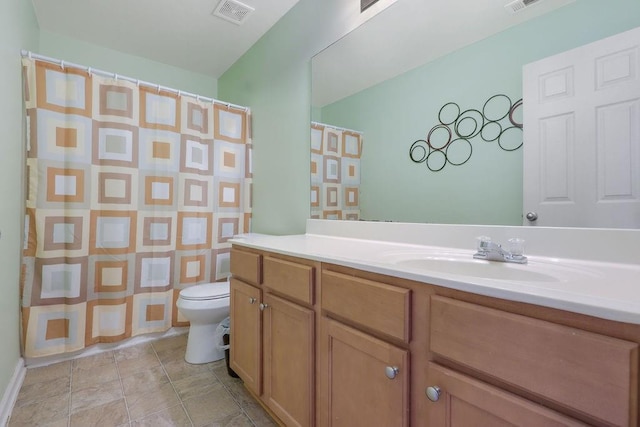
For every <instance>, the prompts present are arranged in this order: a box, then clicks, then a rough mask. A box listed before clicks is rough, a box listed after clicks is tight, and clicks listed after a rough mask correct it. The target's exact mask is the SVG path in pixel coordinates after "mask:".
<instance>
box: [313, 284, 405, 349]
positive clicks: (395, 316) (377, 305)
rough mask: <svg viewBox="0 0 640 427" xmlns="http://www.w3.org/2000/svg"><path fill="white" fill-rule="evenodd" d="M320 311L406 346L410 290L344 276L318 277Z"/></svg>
mask: <svg viewBox="0 0 640 427" xmlns="http://www.w3.org/2000/svg"><path fill="white" fill-rule="evenodd" d="M321 298H322V302H321V305H322V309H323V310H324V311H326V312H327V313H333V314H335V315H337V316H340V317H341V318H343V319H345V320H348V321H352V322H353V323H355V324H358V325H362V326H364V327H366V328H369V329H371V330H374V331H378V332H381V333H383V334H385V335H388V336H390V337H393V338H397V339H400V340H402V341H404V342H407V343H408V342H409V339H410V336H409V330H410V328H409V319H410V317H411V316H410V304H411V290H409V289H404V288H399V287H397V286H391V285H387V284H384V283H379V282H373V281H371V280H366V279H360V278H357V277H353V276H347V275H345V274H340V273H335V272H331V271H325V272H323V274H322V297H321Z"/></svg>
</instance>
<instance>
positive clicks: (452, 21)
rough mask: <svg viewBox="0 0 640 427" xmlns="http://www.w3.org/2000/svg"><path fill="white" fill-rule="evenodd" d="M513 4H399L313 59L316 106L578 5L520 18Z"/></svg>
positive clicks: (545, 4)
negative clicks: (511, 11) (511, 10)
mask: <svg viewBox="0 0 640 427" xmlns="http://www.w3.org/2000/svg"><path fill="white" fill-rule="evenodd" d="M510 1H511V0H456V1H440V0H398V1H397V2H395V3H394V4H392V5H391V6H389V7H388V8H387V9H386V10H384V11H383V12H381V13H379V14H378V15H376V16H375V17H373V18H372V19H370V20H369V21H367V22H366V23H364V24H363V25H361V26H359V27H358V28H356V29H355V30H354V31H352V32H350V33H349V34H347V35H346V36H345V37H343V38H342V39H340V40H339V41H337V42H336V43H334V44H332V45H331V46H330V47H328V48H327V49H325V50H324V51H322V52H320V53H319V54H318V55H316V56H315V57H314V58H313V60H312V73H313V75H312V94H313V101H312V102H313V105H314V106H315V107H322V106H325V105H327V104H331V103H333V102H336V101H338V100H340V99H342V98H344V97H346V96H349V95H353V94H355V93H357V92H360V91H361V90H364V89H366V88H368V87H370V86H373V85H375V84H378V83H380V82H383V81H384V80H387V79H389V78H391V77H394V76H397V75H400V74H402V73H404V72H406V71H409V70H411V69H413V68H415V67H418V66H420V65H423V64H425V63H427V62H430V61H433V60H434V59H437V58H439V57H442V56H444V55H446V54H448V53H450V52H452V51H454V50H456V49H459V48H461V47H464V46H467V45H470V44H472V43H474V42H477V41H479V40H482V39H484V38H487V37H489V36H491V35H493V34H496V33H499V32H501V31H504V30H506V29H507V28H509V27H512V26H515V25H518V24H521V23H523V22H525V21H527V20H529V19H532V18H535V17H537V16H540V15H543V14H545V13H548V12H550V11H552V10H554V9H557V8H559V7H561V6H564V5H566V4H568V3H572V2H573V1H575V0H539V1H538V2H537V3H533V4H532V5H530V6H528V7H527V8H525V9H523V10H522V11H520V12H518V13H516V14H514V15H511V14H509V13H507V12H506V10H505V8H504V5H506V4H507V3H509V2H510ZM513 49H514V51H517V49H518V46H513Z"/></svg>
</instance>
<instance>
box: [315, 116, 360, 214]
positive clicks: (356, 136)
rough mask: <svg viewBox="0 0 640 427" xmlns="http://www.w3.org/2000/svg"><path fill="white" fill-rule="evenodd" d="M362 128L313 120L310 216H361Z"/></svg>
mask: <svg viewBox="0 0 640 427" xmlns="http://www.w3.org/2000/svg"><path fill="white" fill-rule="evenodd" d="M363 140H364V137H363V134H362V132H357V131H353V130H347V129H340V128H337V127H334V126H332V125H328V124H324V123H316V122H314V123H312V124H311V218H313V219H342V220H353V221H358V220H359V219H360V159H361V157H362V145H363V142H364V141H363Z"/></svg>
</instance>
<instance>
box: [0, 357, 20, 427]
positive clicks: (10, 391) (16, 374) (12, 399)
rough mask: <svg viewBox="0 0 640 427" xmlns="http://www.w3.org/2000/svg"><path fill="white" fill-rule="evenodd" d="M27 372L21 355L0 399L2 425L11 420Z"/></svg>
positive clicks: (0, 420)
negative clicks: (0, 399)
mask: <svg viewBox="0 0 640 427" xmlns="http://www.w3.org/2000/svg"><path fill="white" fill-rule="evenodd" d="M26 373H27V368H25V366H24V360H23V359H22V357H21V358H19V359H18V362H17V363H16V368H15V369H14V371H13V376H12V377H11V380H10V381H9V384H7V388H6V389H5V390H4V395H3V396H2V401H0V425H1V426H6V425H7V423H8V421H9V417H10V416H11V411H13V405H15V403H16V399H17V398H18V393H19V392H20V387H22V382H23V381H24V376H25V374H26Z"/></svg>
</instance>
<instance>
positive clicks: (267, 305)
mask: <svg viewBox="0 0 640 427" xmlns="http://www.w3.org/2000/svg"><path fill="white" fill-rule="evenodd" d="M267 307H269V304H265V303H263V302H261V303H260V311H264V309H265V308H267Z"/></svg>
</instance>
